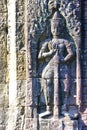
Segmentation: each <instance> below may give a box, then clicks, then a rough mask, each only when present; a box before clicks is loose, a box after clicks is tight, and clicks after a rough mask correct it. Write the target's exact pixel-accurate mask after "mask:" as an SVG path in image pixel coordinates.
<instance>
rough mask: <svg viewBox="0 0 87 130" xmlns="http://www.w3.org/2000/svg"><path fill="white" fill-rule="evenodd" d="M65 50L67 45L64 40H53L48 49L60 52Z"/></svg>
mask: <svg viewBox="0 0 87 130" xmlns="http://www.w3.org/2000/svg"><path fill="white" fill-rule="evenodd" d="M64 48H65V44H64V41H63V40H52V41H51V42H49V43H48V49H49V50H52V49H58V50H60V51H63V50H64Z"/></svg>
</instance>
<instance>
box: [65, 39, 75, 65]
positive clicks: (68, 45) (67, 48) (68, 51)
mask: <svg viewBox="0 0 87 130" xmlns="http://www.w3.org/2000/svg"><path fill="white" fill-rule="evenodd" d="M65 47H66V50H67V53H68V54H67V55H66V57H65V58H64V61H65V62H67V61H69V60H70V59H71V58H72V57H73V55H74V53H73V51H72V47H71V44H70V43H69V42H68V41H65Z"/></svg>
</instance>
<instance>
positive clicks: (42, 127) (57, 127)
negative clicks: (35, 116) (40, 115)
mask: <svg viewBox="0 0 87 130" xmlns="http://www.w3.org/2000/svg"><path fill="white" fill-rule="evenodd" d="M39 130H78V121H77V120H71V119H70V118H69V117H68V116H66V117H64V118H61V119H54V118H52V119H39Z"/></svg>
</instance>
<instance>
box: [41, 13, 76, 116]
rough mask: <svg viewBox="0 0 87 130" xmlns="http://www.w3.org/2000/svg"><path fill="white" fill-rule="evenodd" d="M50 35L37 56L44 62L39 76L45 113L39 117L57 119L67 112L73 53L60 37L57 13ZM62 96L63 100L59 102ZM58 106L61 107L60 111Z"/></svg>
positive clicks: (66, 42)
mask: <svg viewBox="0 0 87 130" xmlns="http://www.w3.org/2000/svg"><path fill="white" fill-rule="evenodd" d="M51 33H52V36H53V37H52V39H49V40H46V41H45V42H44V43H43V44H42V47H41V49H40V52H39V54H38V59H39V60H41V62H43V61H45V62H46V64H45V67H44V68H43V70H42V74H41V89H42V91H43V93H44V97H45V102H46V111H45V112H43V113H41V114H40V117H46V116H49V115H53V116H54V117H58V116H59V115H60V113H61V114H63V115H65V114H66V113H67V112H68V96H69V90H70V87H71V85H72V84H71V83H70V82H71V81H70V80H71V79H70V69H69V64H70V63H69V62H70V61H71V60H72V58H73V56H74V52H73V50H72V45H71V43H70V42H69V41H68V40H66V39H64V38H63V37H62V36H61V34H62V33H63V21H62V18H61V15H60V13H59V11H55V13H54V14H53V17H52V20H51ZM61 89H62V92H63V93H62V94H61ZM62 95H63V100H61V97H62ZM60 106H62V107H61V109H60ZM60 111H61V112H60Z"/></svg>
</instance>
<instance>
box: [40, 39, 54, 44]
mask: <svg viewBox="0 0 87 130" xmlns="http://www.w3.org/2000/svg"><path fill="white" fill-rule="evenodd" d="M51 42H52V39H51V38H48V39H45V40H43V41H41V42H40V46H47V45H48V44H49V43H51Z"/></svg>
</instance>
